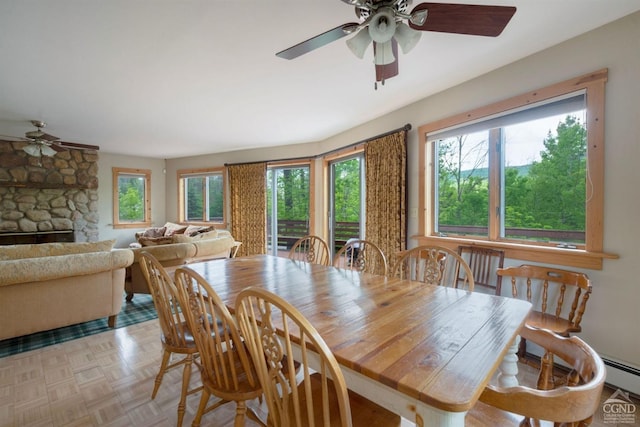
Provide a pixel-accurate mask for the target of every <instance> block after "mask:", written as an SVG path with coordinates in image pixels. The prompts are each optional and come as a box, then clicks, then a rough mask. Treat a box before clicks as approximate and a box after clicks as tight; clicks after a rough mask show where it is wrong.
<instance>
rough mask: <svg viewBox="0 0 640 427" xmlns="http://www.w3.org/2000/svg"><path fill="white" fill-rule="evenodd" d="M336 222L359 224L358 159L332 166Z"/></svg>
mask: <svg viewBox="0 0 640 427" xmlns="http://www.w3.org/2000/svg"><path fill="white" fill-rule="evenodd" d="M334 168H335V169H334V176H335V181H334V194H333V197H334V203H335V209H334V213H335V221H336V222H360V159H359V158H353V159H349V160H345V161H342V162H338V163H335V164H334Z"/></svg>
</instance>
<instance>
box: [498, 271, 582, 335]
mask: <svg viewBox="0 0 640 427" xmlns="http://www.w3.org/2000/svg"><path fill="white" fill-rule="evenodd" d="M497 273H498V275H499V276H501V277H508V278H510V280H511V294H512V295H513V297H514V298H521V299H526V300H527V301H529V302H531V303H532V304H533V310H534V311H533V312H532V315H531V316H530V317H529V319H528V321H527V324H529V325H531V326H535V327H539V328H544V329H550V330H552V331H553V332H555V333H557V334H560V335H564V336H567V335H569V333H572V332H580V331H581V330H582V327H581V326H580V323H581V322H582V316H583V315H584V312H585V310H586V308H587V301H588V300H589V297H590V296H591V291H592V285H591V281H590V280H589V277H588V276H587V275H586V274H584V273H580V272H576V271H569V270H561V269H558V268H553V267H545V266H535V265H526V264H525V265H521V266H518V267H507V268H502V269H499V270H498V271H497Z"/></svg>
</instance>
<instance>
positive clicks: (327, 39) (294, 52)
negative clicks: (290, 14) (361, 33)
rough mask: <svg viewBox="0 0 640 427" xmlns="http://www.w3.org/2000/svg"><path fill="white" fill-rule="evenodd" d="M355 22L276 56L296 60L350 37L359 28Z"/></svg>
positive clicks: (319, 35) (312, 38)
mask: <svg viewBox="0 0 640 427" xmlns="http://www.w3.org/2000/svg"><path fill="white" fill-rule="evenodd" d="M358 25H360V24H357V23H355V22H350V23H348V24H343V25H340V26H338V27H336V28H333V29H331V30H329V31H326V32H324V33H322V34H318V35H317V36H315V37H311V38H310V39H309V40H305V41H303V42H302V43H298V44H297V45H295V46H291V47H290V48H288V49H285V50H283V51H280V52H278V53H276V56H278V57H280V58H284V59H294V58H297V57H298V56H300V55H304V54H305V53H308V52H311V51H312V50H315V49H318V48H319V47H322V46H324V45H327V44H329V43H331V42H334V41H336V40H338V39H341V38H342V37H345V36H348V35H349V34H351V33H353V31H354V30H355V29H356V28H357V27H358Z"/></svg>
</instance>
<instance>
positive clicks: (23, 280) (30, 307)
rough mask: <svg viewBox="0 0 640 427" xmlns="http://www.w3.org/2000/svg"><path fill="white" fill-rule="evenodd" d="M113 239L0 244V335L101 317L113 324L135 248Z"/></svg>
mask: <svg viewBox="0 0 640 427" xmlns="http://www.w3.org/2000/svg"><path fill="white" fill-rule="evenodd" d="M113 243H114V241H108V242H97V243H44V244H39V245H10V246H0V340H3V339H7V338H13V337H17V336H22V335H28V334H32V333H35V332H40V331H46V330H49V329H55V328H60V327H63V326H69V325H73V324H76V323H82V322H87V321H90V320H95V319H99V318H101V317H108V324H109V326H110V327H115V324H116V316H117V315H118V313H119V312H120V309H121V308H122V295H123V291H124V279H125V269H126V267H127V266H129V265H131V263H132V262H133V252H132V251H131V250H129V249H111V248H112V246H113Z"/></svg>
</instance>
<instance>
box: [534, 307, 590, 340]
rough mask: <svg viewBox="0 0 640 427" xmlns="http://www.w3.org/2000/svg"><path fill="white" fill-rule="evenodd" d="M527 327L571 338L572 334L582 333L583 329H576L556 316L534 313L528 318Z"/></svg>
mask: <svg viewBox="0 0 640 427" xmlns="http://www.w3.org/2000/svg"><path fill="white" fill-rule="evenodd" d="M526 323H527V325H529V326H531V327H533V328H538V329H548V330H550V331H553V332H555V333H556V334H558V335H562V336H569V334H570V333H573V332H580V331H581V330H582V328H581V327H579V326H578V327H576V326H575V325H574V324H573V323H571V322H569V321H568V320H567V319H562V318H559V317H556V316H555V315H554V314H550V313H542V312H539V311H532V312H531V313H530V314H529V317H527V322H526Z"/></svg>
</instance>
